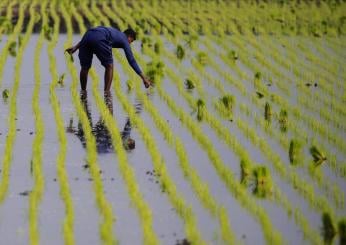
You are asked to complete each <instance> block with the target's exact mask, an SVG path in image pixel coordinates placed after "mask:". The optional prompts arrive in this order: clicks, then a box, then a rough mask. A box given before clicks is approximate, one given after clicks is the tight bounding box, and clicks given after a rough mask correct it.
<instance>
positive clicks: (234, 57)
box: [228, 50, 239, 61]
mask: <svg viewBox="0 0 346 245" xmlns="http://www.w3.org/2000/svg"><path fill="white" fill-rule="evenodd" d="M228 58H229V59H230V60H232V61H236V60H237V59H238V58H239V57H238V53H237V52H236V51H235V50H231V51H229V52H228Z"/></svg>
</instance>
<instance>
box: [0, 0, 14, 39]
mask: <svg viewBox="0 0 346 245" xmlns="http://www.w3.org/2000/svg"><path fill="white" fill-rule="evenodd" d="M15 4H17V1H11V2H10V3H9V4H7V6H6V7H5V5H6V2H5V1H2V2H1V3H0V8H1V9H4V8H6V11H5V13H6V15H5V16H2V18H0V40H1V37H2V36H3V34H8V33H9V32H10V31H11V29H12V28H13V26H12V22H11V20H12V16H13V12H12V8H13V6H14V5H15Z"/></svg>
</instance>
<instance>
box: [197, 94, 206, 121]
mask: <svg viewBox="0 0 346 245" xmlns="http://www.w3.org/2000/svg"><path fill="white" fill-rule="evenodd" d="M196 106H197V120H198V121H202V120H203V117H204V114H205V102H204V100H202V99H198V100H197V102H196Z"/></svg>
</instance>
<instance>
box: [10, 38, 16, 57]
mask: <svg viewBox="0 0 346 245" xmlns="http://www.w3.org/2000/svg"><path fill="white" fill-rule="evenodd" d="M16 47H17V42H15V41H13V42H11V43H10V45H9V47H8V52H9V53H10V55H11V56H13V57H16V55H17V51H16Z"/></svg>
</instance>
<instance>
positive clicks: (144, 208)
mask: <svg viewBox="0 0 346 245" xmlns="http://www.w3.org/2000/svg"><path fill="white" fill-rule="evenodd" d="M73 14H74V16H75V18H76V20H77V21H78V22H79V26H82V23H81V21H82V19H81V18H80V17H78V16H79V14H77V13H76V12H73ZM88 16H89V17H88V18H94V15H93V14H92V13H91V12H90V13H88ZM80 31H81V32H84V31H85V27H84V28H83V29H80ZM72 75H73V78H74V80H75V81H76V80H77V79H78V76H77V74H76V72H75V71H74V72H73V73H72ZM91 75H92V76H94V75H95V74H94V73H93V72H91ZM74 83H75V82H74ZM74 86H75V87H76V86H77V85H76V84H74ZM94 86H96V85H95V84H93V94H94V97H95V101H96V104H97V107H98V108H99V110H100V113H101V116H102V118H103V120H104V122H105V125H106V126H107V128H108V130H109V132H110V135H111V138H112V144H113V147H114V149H115V152H116V155H117V158H118V164H119V168H120V172H121V174H122V177H123V179H124V181H125V183H126V186H127V188H128V193H129V196H130V198H131V201H132V203H133V204H134V206H135V208H136V209H137V212H138V215H139V217H140V221H141V224H142V230H143V236H144V243H145V244H158V243H159V241H158V238H157V235H156V234H155V232H154V230H153V223H152V214H151V210H150V207H149V206H148V204H147V203H146V202H145V200H144V198H143V196H142V194H141V192H140V190H139V186H138V183H137V181H136V176H135V173H134V170H133V168H132V167H131V165H130V164H129V163H128V159H127V156H126V151H125V149H124V147H123V143H122V139H121V136H120V132H119V129H118V127H117V125H118V123H117V121H116V119H115V118H114V117H113V116H112V115H111V114H110V112H109V110H108V108H107V107H106V105H105V104H104V102H103V101H102V99H101V98H100V96H99V94H98V93H95V92H96V91H95V88H94Z"/></svg>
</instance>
